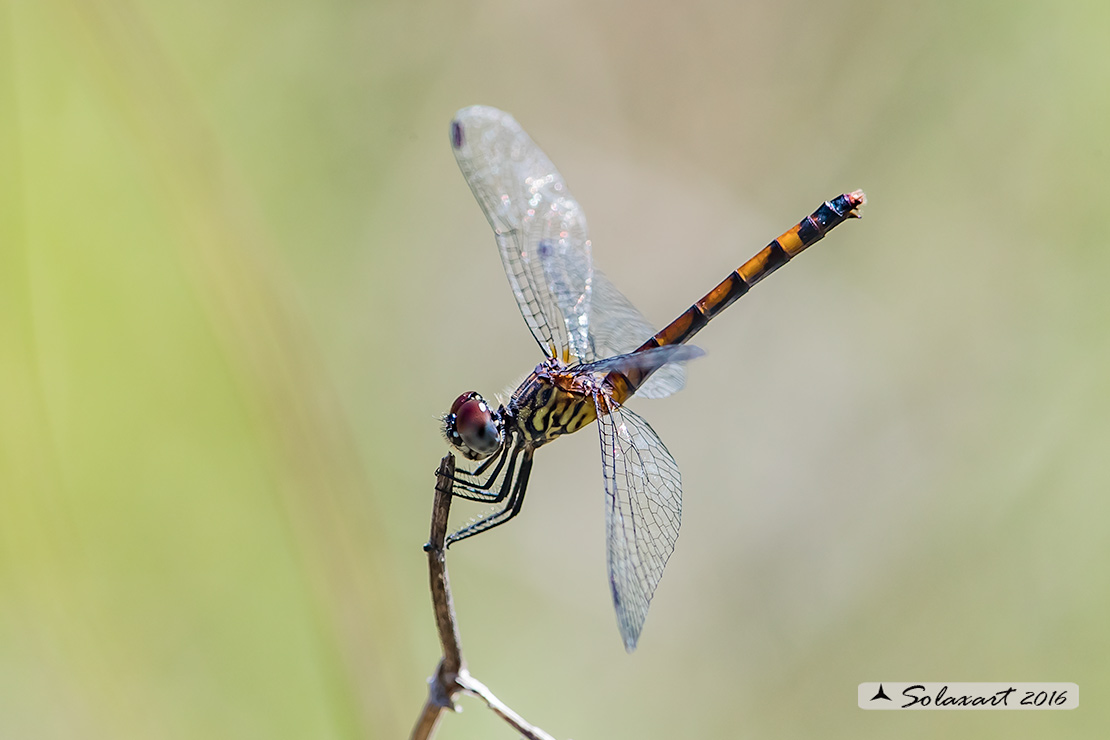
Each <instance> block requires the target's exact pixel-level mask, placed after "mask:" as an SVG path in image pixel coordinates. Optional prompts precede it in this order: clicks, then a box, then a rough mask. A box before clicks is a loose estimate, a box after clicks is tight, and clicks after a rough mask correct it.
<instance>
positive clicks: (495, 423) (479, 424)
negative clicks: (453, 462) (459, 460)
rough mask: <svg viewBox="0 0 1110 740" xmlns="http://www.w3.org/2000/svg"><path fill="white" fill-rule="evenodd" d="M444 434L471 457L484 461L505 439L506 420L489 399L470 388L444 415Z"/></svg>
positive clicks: (449, 441)
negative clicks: (493, 407)
mask: <svg viewBox="0 0 1110 740" xmlns="http://www.w3.org/2000/svg"><path fill="white" fill-rule="evenodd" d="M443 436H444V437H446V438H447V442H448V443H449V444H450V445H451V446H452V447H454V448H455V449H456V450H458V451H459V452H460V453H462V454H463V456H464V457H466V458H468V459H470V460H484V459H485V458H487V457H489V456H490V455H492V454H493V453H495V452H497V451H498V450H499V449H501V445H502V444H504V442H505V423H504V421H503V420H502V418H501V414H500V412H498V411H494V410H493V409H492V408H490V405H489V404H488V403H486V399H484V398H482V397H481V396H480V395H479V394H478V393H476V392H474V391H467V392H466V393H464V394H462V395H461V396H459V397H458V398H456V399H455V402H454V403H453V404H451V410H450V411H448V412H447V414H446V415H445V416H444V417H443Z"/></svg>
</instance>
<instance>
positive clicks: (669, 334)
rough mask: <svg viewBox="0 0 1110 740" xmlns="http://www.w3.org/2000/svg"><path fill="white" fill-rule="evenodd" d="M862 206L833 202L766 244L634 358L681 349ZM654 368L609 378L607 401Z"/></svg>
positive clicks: (852, 197) (849, 197)
mask: <svg viewBox="0 0 1110 740" xmlns="http://www.w3.org/2000/svg"><path fill="white" fill-rule="evenodd" d="M866 201H867V198H866V196H864V194H863V191H862V190H856V191H854V192H851V193H845V194H844V195H840V196H837V197H836V198H833V199H832V200H830V201H826V202H825V203H822V204H821V207H820V208H818V209H817V210H816V211H814V212H813V213H811V214H810V215H809V216H807V217H806V218H805V219H804V220H802V221H801V222H800V223H799V224H798V225H797V226H795V227H794V228H792V229H790V230H789V231H787V232H786V233H785V234H783V235H782V236H780V237H779V238H778V239H775V240H774V241H773V242H771V243H770V244H768V245H767V246H766V247H765V248H764V249H763V250H762V251H761V252H760V253H759V254H757V255H755V256H754V257H752V258H751V259H750V260H748V261H747V262H745V263H744V264H742V265H740V267H738V268H737V269H736V270H734V271H733V272H731V273H729V275H728V277H727V278H725V279H724V280H723V281H721V283H720V285H718V286H717V287H716V288H714V289H713V290H711V291H709V292H708V293H706V294H705V296H704V297H702V299H701V300H699V301H698V302H697V303H695V304H694V305H692V306H690V308H688V309H687V310H686V311H685V312H684V313H683V314H682V315H681V316H679V317H678V318H677V319H675V320H674V321H672V322H671V323H670V324H668V325H667V326H665V327H663V328H662V329H660V330H659V331H658V332H657V333H656V334H655V336H653V337H652V338H651V339H648V340H647V341H646V342H644V343H643V344H642V345H641V346H640V347H638V348H637V349H636V351H637V352H641V351H643V350H648V349H652V348H653V347H662V346H665V345H668V344H684V343H686V342H688V341H689V340H690V338H691V337H693V336H694V335H695V334H697V333H698V332H699V331H701V330H702V328H703V327H704V326H705V325H706V324H708V323H709V322H710V321H711V320H712V319H713V318H714V317H715V316H717V314H719V313H720V312H721V311H724V310H725V309H726V308H728V307H729V306H731V305H732V304H733V303H734V302H735V301H736V299H737V298H739V297H740V296H742V295H744V294H745V293H747V292H748V291H749V290H751V289H752V287H753V286H754V285H755V284H756V283H758V282H759V281H760V280H762V279H763V278H765V277H767V276H768V275H770V274H771V273H772V272H774V271H775V270H777V269H779V268H780V267H782V266H783V265H785V264H786V263H787V262H789V261H790V260H791V259H792V258H793V257H796V256H797V255H798V254H800V253H801V252H802V251H803V250H804V249H806V248H807V247H809V246H811V245H813V244H815V243H817V242H818V241H820V239H821V238H822V237H823V236H825V234H827V233H828V232H829V231H831V230H832V229H834V228H835V227H837V226H839V225H840V224H842V223H843V222H844V221H845V220H847V219H849V218H859V213H857V212H856V209H857V208H859V207H860V206H862V205H863V204H864V203H865V202H866ZM659 367H660V365H655V366H652V365H650V364H649V365H647V366H643V367H637V368H631V369H627V370H623V371H621V372H617V371H613V372H611V373H609V375H608V377H607V382H608V383H609V384H611V386H612V388H613V398H614V399H615V400H617V402H619V403H624V401H626V400H627V399H628V398H629V397H630V396H631V395H632V394H633V393H635V392H636V389H638V388H639V387H640V386H641V385H642V384H643V382H644V381H645V380H647V379H648V377H649V376H650V375H651V374H652V373H653V372H655V371H656V370H658V369H659Z"/></svg>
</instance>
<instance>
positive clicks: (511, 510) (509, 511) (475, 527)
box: [447, 450, 532, 547]
mask: <svg viewBox="0 0 1110 740" xmlns="http://www.w3.org/2000/svg"><path fill="white" fill-rule="evenodd" d="M515 463H516V456H515V455H514V456H513V462H512V463H510V465H509V474H508V475H507V476H506V478H505V485H504V486H502V490H501V496H502V498H504V494H505V493H506V491H507V487H508V482H509V481H510V480H511V479H512V467H513V465H515ZM531 472H532V450H528V451H527V452H525V453H524V457H523V458H522V459H521V461H520V473H519V474H518V475H517V476H516V483H515V485H513V487H512V493H511V494H509V497H508V498H509V500H508V502H506V504H505V508H503V509H498V510H497V511H495V512H493V513H492V514H490V515H489V516H485V517H482V518H481V519H479V520H478V521H476V522H473V523H471V524H468V525H466V526H465V527H463V528H462V529H460V530H459V531H458V532H455V533H454V534H452V535H450V536H449V537H448V538H447V546H448V547H450V546H451V545H452V544H454V543H456V542H458V541H459V540H464V539H466V538H467V537H473V536H474V535H476V534H478V533H479V532H485V531H488V530H490V529H493V528H494V527H496V526H498V525H499V524H504V523H505V522H507V521H509V520H510V519H512V518H513V517H514V516H516V515H517V514H519V513H520V507H521V505H522V504H523V503H524V491H525V490H526V489H527V488H528V476H529V475H530V474H531Z"/></svg>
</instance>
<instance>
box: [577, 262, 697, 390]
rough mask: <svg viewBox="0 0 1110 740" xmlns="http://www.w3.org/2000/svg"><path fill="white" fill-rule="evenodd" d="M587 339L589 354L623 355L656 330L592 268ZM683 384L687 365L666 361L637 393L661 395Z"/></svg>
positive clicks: (602, 356) (684, 383)
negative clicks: (590, 304)
mask: <svg viewBox="0 0 1110 740" xmlns="http://www.w3.org/2000/svg"><path fill="white" fill-rule="evenodd" d="M592 283H593V286H592V287H593V295H592V297H591V299H590V300H591V302H592V311H591V313H590V340H591V345H590V346H591V351H592V355H593V356H592V357H591V358H590V359H601V358H605V357H611V356H613V355H623V354H627V353H629V352H632V351H633V350H635V349H637V348H638V347H640V346H641V345H642V344H643V343H644V342H646V341H647V340H648V339H650V338H651V337H652V336H653V335H654V334H655V329H654V328H652V326H651V324H650V323H648V320H647V319H646V318H644V315H643V314H642V313H640V312H639V310H637V308H636V307H635V306H633V305H632V301H630V300H628V298H626V297H625V295H624V294H623V293H621V292H620V291H619V290H617V287H616V286H615V285H613V284H612V283H611V282H609V279H608V278H606V277H605V275H603V274H602V273H601V272H599V271H597V270H594V274H593V281H592ZM685 385H686V368H685V367H684V366H683V365H681V364H676V363H669V364H667V365H664V366H663V367H661V368H659V369H658V370H657V371H655V373H654V374H652V376H651V377H650V378H648V379H647V382H645V383H644V384H643V385H642V386H640V389H639V390H638V391H636V395H637V396H640V397H642V398H664V397H666V396H669V395H671V394H672V393H675V392H677V391H680V390H682V388H683V386H685Z"/></svg>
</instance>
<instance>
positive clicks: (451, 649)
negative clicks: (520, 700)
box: [411, 453, 554, 740]
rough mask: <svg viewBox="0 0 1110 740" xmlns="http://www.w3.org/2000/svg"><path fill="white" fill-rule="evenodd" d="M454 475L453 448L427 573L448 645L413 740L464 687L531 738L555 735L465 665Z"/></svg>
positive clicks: (440, 481) (438, 499)
mask: <svg viewBox="0 0 1110 740" xmlns="http://www.w3.org/2000/svg"><path fill="white" fill-rule="evenodd" d="M454 478H455V456H454V455H452V454H450V453H448V455H447V457H445V458H443V461H442V462H441V463H440V466H439V470H437V471H436V495H435V502H434V503H433V504H432V531H431V536H430V537H429V538H428V544H426V545H424V551H425V552H427V553H428V574H429V576H430V583H431V589H432V609H433V610H434V612H435V619H436V629H437V630H438V632H439V642H440V645H441V647H442V648H443V658H442V659H441V660H440V661H439V665H438V666H437V667H436V672H435V675H433V676H432V677H431V678H429V679H428V698H427V699H426V700H425V702H424V707H423V708H422V709H421V711H420V716H419V717H418V718H417V720H416V726H415V727H413V729H412V736H411V737H412V740H429V739H430V738H431V737H432V736H433V735H434V734H435V731H436V727H437V726H438V725H439V720H440V718H441V717H442V716H443V713H444V712H445V711H447V710H448V709H450V710H452V711H455V712H457V711H459V707H458V706H457V705H456V704H455V698H456V697H457V696H458V695H459V694H460V693H466V694H470V695H471V696H476V697H478V698H479V699H481V700H482V701H484V702H485V703H486V706H488V707H489V708H490V709H491V710H492V711H493V712H494V714H496V715H497V716H499V717H501V719H503V720H505V721H506V722H508V723H509V724H510V725H511V726H512V727H513V729H515V730H516V731H517V732H519V733H520V734H521V735H522V736H523V737H525V738H527V740H554V738H552V737H551V735H548V734H547V733H546V732H544V731H543V730H541V729H540V728H538V727H535V726H533V725H530V724H529V723H528V722H526V721H525V720H524V718H523V717H521V716H520V715H519V714H517V713H516V712H514V711H513V710H512V709H511V708H510V707H509V706H508V705H506V704H505V703H504V702H502V701H501V700H500V699H498V698H497V697H496V696H494V694H493V692H492V691H490V690H489V689H488V688H486V686H485V684H483V683H482V682H481V681H479V680H478V679H476V678H474V677H473V676H471V675H470V673H469V672H468V671H467V670H466V661H464V660H463V657H462V646H461V643H460V641H459V625H458V620H457V619H456V618H455V604H454V601H453V600H452V599H451V583H450V581H449V580H448V578H447V551H446V549H445V548H444V540H445V539H446V537H447V516H448V514H450V513H451V489H452V486H453V484H454Z"/></svg>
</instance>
